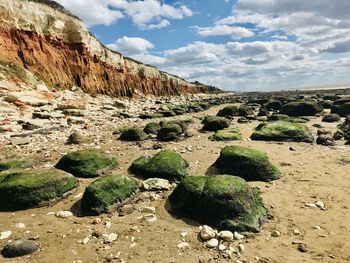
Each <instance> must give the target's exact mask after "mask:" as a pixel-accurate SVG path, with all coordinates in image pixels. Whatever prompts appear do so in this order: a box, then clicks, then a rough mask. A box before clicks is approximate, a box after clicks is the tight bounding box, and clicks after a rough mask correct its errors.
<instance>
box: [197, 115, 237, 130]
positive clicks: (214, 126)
mask: <svg viewBox="0 0 350 263" xmlns="http://www.w3.org/2000/svg"><path fill="white" fill-rule="evenodd" d="M202 123H203V124H204V125H203V130H205V131H218V130H222V129H224V128H228V127H229V126H230V120H228V119H226V118H224V117H217V116H207V117H205V119H204V120H203V121H202Z"/></svg>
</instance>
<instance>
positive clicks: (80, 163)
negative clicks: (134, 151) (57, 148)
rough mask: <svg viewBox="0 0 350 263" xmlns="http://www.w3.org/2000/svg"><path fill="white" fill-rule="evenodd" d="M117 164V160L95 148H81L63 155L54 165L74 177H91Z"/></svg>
mask: <svg viewBox="0 0 350 263" xmlns="http://www.w3.org/2000/svg"><path fill="white" fill-rule="evenodd" d="M117 165H118V162H117V160H116V159H115V158H113V157H110V156H108V155H107V154H105V153H102V152H99V151H97V150H82V151H76V152H71V153H68V154H66V155H64V156H63V157H62V158H61V159H60V160H59V162H58V163H57V164H56V166H55V167H56V168H57V169H60V170H63V171H66V172H68V173H71V174H73V175H74V176H76V177H82V178H93V177H97V176H99V175H101V174H102V172H103V171H106V170H108V169H111V168H114V167H116V166H117Z"/></svg>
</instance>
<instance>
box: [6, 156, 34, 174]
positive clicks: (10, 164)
mask: <svg viewBox="0 0 350 263" xmlns="http://www.w3.org/2000/svg"><path fill="white" fill-rule="evenodd" d="M28 166H29V162H28V161H26V160H22V159H12V160H4V161H0V172H2V171H5V170H10V169H18V168H25V167H28Z"/></svg>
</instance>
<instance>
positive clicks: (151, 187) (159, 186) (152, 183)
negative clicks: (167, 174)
mask: <svg viewBox="0 0 350 263" xmlns="http://www.w3.org/2000/svg"><path fill="white" fill-rule="evenodd" d="M171 187H172V186H171V184H170V182H169V181H168V180H166V179H162V178H149V179H147V180H145V181H143V182H142V184H141V189H142V190H145V191H168V190H170V189H171Z"/></svg>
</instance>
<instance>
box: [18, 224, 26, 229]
mask: <svg viewBox="0 0 350 263" xmlns="http://www.w3.org/2000/svg"><path fill="white" fill-rule="evenodd" d="M15 226H16V228H18V229H25V228H26V225H25V224H23V223H17V224H16V225H15Z"/></svg>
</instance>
